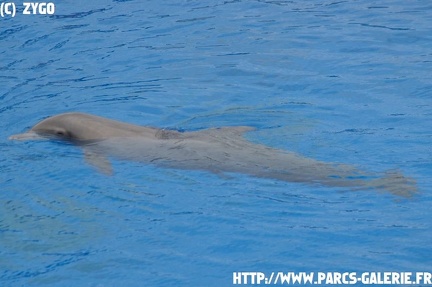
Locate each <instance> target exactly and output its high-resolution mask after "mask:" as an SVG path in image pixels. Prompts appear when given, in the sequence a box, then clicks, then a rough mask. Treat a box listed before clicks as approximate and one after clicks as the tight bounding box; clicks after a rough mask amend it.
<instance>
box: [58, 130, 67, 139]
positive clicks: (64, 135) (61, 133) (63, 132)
mask: <svg viewBox="0 0 432 287" xmlns="http://www.w3.org/2000/svg"><path fill="white" fill-rule="evenodd" d="M55 135H56V136H58V137H67V136H69V134H68V133H67V132H66V131H65V130H56V131H55Z"/></svg>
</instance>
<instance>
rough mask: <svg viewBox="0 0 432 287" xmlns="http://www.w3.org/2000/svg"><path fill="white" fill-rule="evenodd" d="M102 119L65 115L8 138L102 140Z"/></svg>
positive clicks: (103, 123)
mask: <svg viewBox="0 0 432 287" xmlns="http://www.w3.org/2000/svg"><path fill="white" fill-rule="evenodd" d="M101 119H102V118H100V117H97V116H93V115H88V114H84V113H65V114H60V115H56V116H52V117H49V118H47V119H45V120H42V121H41V122H39V123H37V124H36V125H35V126H33V127H32V128H31V129H30V130H29V131H27V132H25V133H22V134H16V135H12V136H10V137H9V139H10V140H37V139H56V140H64V141H70V142H76V143H79V142H89V141H97V140H101V139H104V138H105V137H106V135H105V134H104V131H105V130H106V128H104V126H106V125H107V123H105V122H104V121H102V120H101Z"/></svg>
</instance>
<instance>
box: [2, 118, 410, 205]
mask: <svg viewBox="0 0 432 287" xmlns="http://www.w3.org/2000/svg"><path fill="white" fill-rule="evenodd" d="M253 129H254V128H252V127H246V126H237V127H222V128H213V129H207V130H202V131H195V132H177V131H171V130H163V129H158V128H152V127H143V126H137V125H132V124H128V123H123V122H119V121H114V120H110V119H106V118H102V117H98V116H94V115H90V114H84V113H65V114H60V115H56V116H53V117H50V118H47V119H45V120H43V121H41V122H40V123H38V124H36V125H35V126H34V127H33V128H31V129H30V130H29V131H28V132H26V133H23V134H18V135H13V136H11V137H10V138H9V139H11V140H29V139H56V140H64V141H67V142H71V143H73V144H75V145H78V146H80V147H81V148H82V149H83V151H84V155H85V158H86V161H87V162H88V163H90V164H91V165H93V166H95V167H96V168H97V169H98V170H99V171H101V172H103V173H105V174H111V173H112V167H111V163H110V162H109V159H108V158H109V157H113V158H117V159H122V160H132V161H139V162H144V163H147V164H154V165H158V166H162V167H168V168H177V169H189V170H206V171H211V172H214V173H219V174H222V173H226V172H228V173H242V174H248V175H252V176H256V177H262V178H272V179H277V180H283V181H288V182H302V183H308V184H320V185H327V186H334V187H346V188H349V189H351V190H364V189H376V190H379V191H386V192H390V193H392V194H395V195H399V196H403V197H410V196H412V195H413V194H414V193H416V192H417V187H416V183H415V181H414V180H413V179H411V178H408V177H405V176H403V175H402V174H400V173H399V172H387V173H384V174H383V175H381V176H378V175H376V174H372V173H367V172H364V171H361V170H359V169H356V168H354V167H353V166H349V165H344V164H335V163H326V162H322V161H318V160H314V159H311V158H307V157H304V156H301V155H299V154H296V153H293V152H288V151H284V150H279V149H274V148H271V147H267V146H264V145H261V144H255V143H252V142H250V141H248V140H246V139H245V138H244V137H243V134H244V133H245V132H248V131H251V130H253Z"/></svg>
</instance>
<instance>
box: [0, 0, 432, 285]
mask: <svg viewBox="0 0 432 287" xmlns="http://www.w3.org/2000/svg"><path fill="white" fill-rule="evenodd" d="M53 3H55V8H56V9H55V13H54V15H23V14H22V13H20V11H21V12H22V8H20V6H19V4H18V3H17V6H18V8H19V9H18V13H17V15H16V16H15V17H14V18H11V17H5V18H2V19H1V20H0V21H1V23H2V25H1V28H0V41H1V43H2V49H1V50H0V59H1V61H0V83H1V87H2V88H1V91H0V100H1V105H0V127H1V128H0V149H1V153H0V183H1V192H0V202H1V206H2V207H1V211H0V242H1V244H0V258H1V260H0V285H1V286H120V285H121V286H231V285H232V284H233V272H240V271H258V272H266V273H267V274H269V273H271V272H278V271H282V272H288V271H292V272H318V271H336V272H344V271H353V272H372V271H395V272H403V271H410V272H416V271H430V266H431V264H432V259H431V256H430V254H432V245H431V241H430V239H431V238H432V231H431V230H432V221H431V220H430V218H431V215H432V213H431V208H430V206H431V202H432V197H431V190H432V184H431V181H430V176H431V174H432V160H431V159H432V149H431V141H432V132H431V123H432V122H431V117H432V101H431V99H432V92H431V91H432V82H431V73H430V71H431V64H432V53H431V50H430V47H431V46H432V37H431V34H430V27H431V25H432V23H431V22H432V17H431V16H432V3H429V2H427V1H409V2H408V1H380V2H379V3H373V2H370V1H337V2H334V1H284V0H281V1H265V0H263V1H206V0H204V1H180V0H177V1H170V0H168V1H146V2H145V3H144V2H142V1H134V0H131V1H100V0H96V1H79V3H77V1H55V2H53ZM20 9H21V10H20ZM69 111H81V112H88V113H92V114H97V115H100V116H104V117H108V118H113V119H116V120H120V121H124V122H129V123H134V124H140V125H148V126H155V127H160V128H168V129H178V130H181V131H195V130H200V129H205V128H211V127H221V126H233V125H246V126H253V127H255V128H256V129H257V130H256V131H253V132H250V133H248V134H247V138H248V140H250V141H252V142H256V143H261V144H265V145H268V146H272V147H275V148H279V149H285V150H289V151H294V152H297V153H299V154H302V155H304V156H307V157H311V158H315V159H318V160H322V161H326V162H341V163H346V164H350V165H354V166H358V167H359V168H362V169H364V170H368V171H371V172H377V173H379V172H384V171H386V170H399V171H400V172H402V173H403V174H404V175H406V176H409V177H412V178H414V179H415V180H416V181H417V187H418V190H419V192H418V193H417V194H415V195H414V196H413V197H412V198H400V197H397V196H394V195H392V194H386V193H380V192H376V191H371V190H370V191H358V192H353V191H349V190H344V189H342V188H332V187H321V186H315V185H307V184H299V183H290V182H281V181H277V180H272V179H261V178H254V177H251V176H247V175H217V174H212V173H209V172H204V171H189V170H176V169H164V168H160V167H156V166H149V165H144V164H141V163H136V162H127V161H118V160H113V167H114V170H115V174H114V175H113V176H105V175H103V174H100V173H98V172H97V171H96V170H94V169H93V168H92V167H91V166H89V165H87V164H86V163H85V161H84V158H83V155H82V152H81V150H80V149H79V148H77V147H75V146H72V145H67V144H61V143H56V142H45V141H39V142H15V141H9V140H8V137H9V136H10V135H12V134H16V133H20V132H23V131H25V130H27V129H28V128H30V127H31V126H33V125H34V124H35V123H37V122H38V121H40V120H42V119H44V118H46V117H48V116H51V115H55V114H59V113H62V112H69Z"/></svg>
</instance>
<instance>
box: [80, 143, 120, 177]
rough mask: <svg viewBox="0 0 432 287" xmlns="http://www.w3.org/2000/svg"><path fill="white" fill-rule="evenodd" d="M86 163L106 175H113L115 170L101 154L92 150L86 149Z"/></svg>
mask: <svg viewBox="0 0 432 287" xmlns="http://www.w3.org/2000/svg"><path fill="white" fill-rule="evenodd" d="M84 158H85V161H86V162H87V163H88V164H90V165H91V166H93V167H95V168H96V169H97V170H98V171H99V172H101V173H103V174H105V175H112V174H113V168H112V165H111V162H110V161H109V159H108V158H107V157H106V156H105V155H104V154H101V153H99V152H96V151H94V150H92V149H84Z"/></svg>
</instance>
